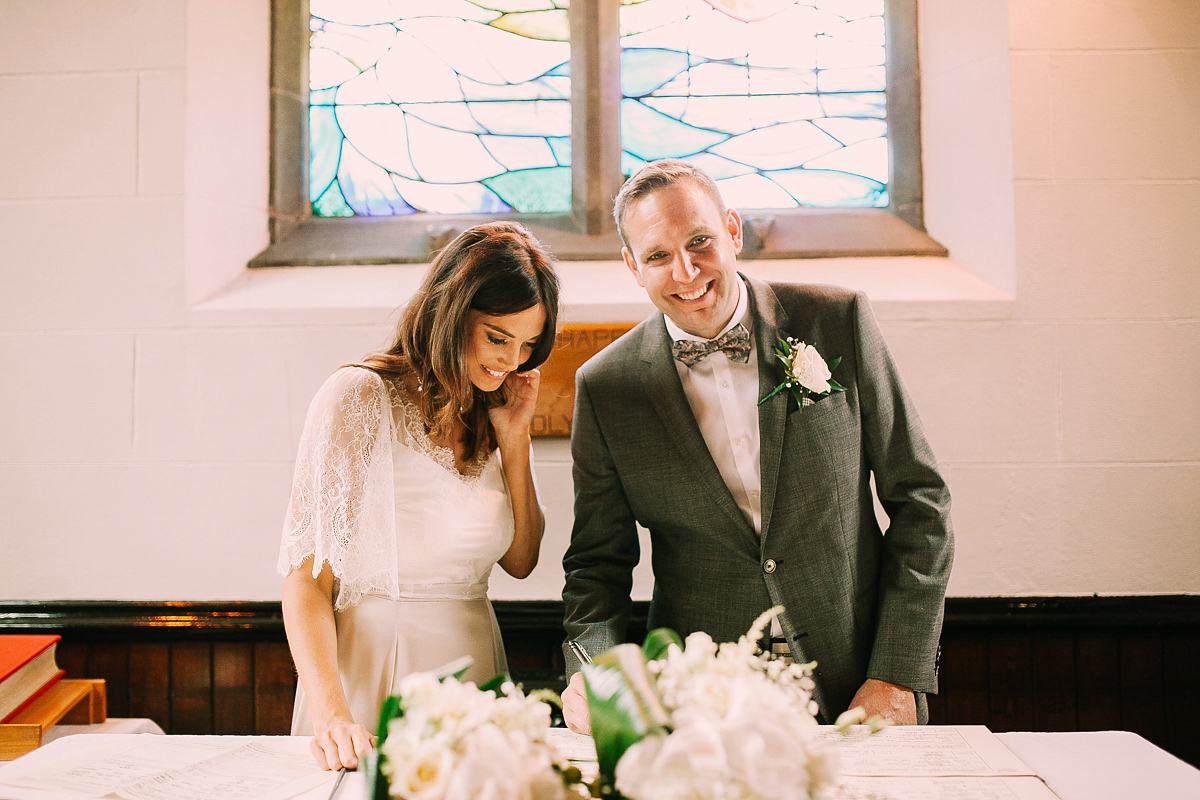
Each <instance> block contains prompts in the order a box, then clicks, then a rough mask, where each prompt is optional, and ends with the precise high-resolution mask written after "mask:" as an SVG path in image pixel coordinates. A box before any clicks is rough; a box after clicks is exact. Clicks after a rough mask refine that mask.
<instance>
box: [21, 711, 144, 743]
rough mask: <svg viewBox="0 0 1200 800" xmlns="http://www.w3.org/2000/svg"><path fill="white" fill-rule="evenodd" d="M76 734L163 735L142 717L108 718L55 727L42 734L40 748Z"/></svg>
mask: <svg viewBox="0 0 1200 800" xmlns="http://www.w3.org/2000/svg"><path fill="white" fill-rule="evenodd" d="M77 733H163V729H162V728H160V727H158V723H157V722H155V721H154V720H152V719H146V718H144V717H128V718H127V717H109V718H108V719H106V720H104V722H97V723H94V724H92V725H55V726H53V727H52V728H50V730H48V731H46V732H45V733H44V734H42V747H45V746H46V745H48V744H50V743H51V742H53V741H54V740H55V739H61V738H63V737H64V736H74V735H75V734H77Z"/></svg>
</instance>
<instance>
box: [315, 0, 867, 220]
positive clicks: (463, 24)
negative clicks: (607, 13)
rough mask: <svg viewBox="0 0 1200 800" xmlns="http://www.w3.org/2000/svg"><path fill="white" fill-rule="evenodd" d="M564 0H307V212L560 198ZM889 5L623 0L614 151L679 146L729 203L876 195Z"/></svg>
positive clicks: (566, 116) (563, 200)
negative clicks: (617, 134)
mask: <svg viewBox="0 0 1200 800" xmlns="http://www.w3.org/2000/svg"><path fill="white" fill-rule="evenodd" d="M567 6H568V0H311V3H310V13H311V29H312V35H311V44H310V57H309V79H310V89H311V91H310V97H309V130H310V134H309V135H310V151H311V161H310V168H309V186H310V200H311V202H312V209H313V214H314V215H315V216H324V217H330V216H355V215H360V216H373V215H406V214H414V213H418V212H431V213H439V214H459V213H461V214H499V213H507V212H522V213H528V212H552V213H564V212H567V211H568V210H570V208H571V168H570V164H571V139H570V130H571V107H570V96H571V78H570V73H569V69H568V62H569V59H570V44H569V42H568V26H567ZM883 14H884V0H623V2H622V6H621V10H620V17H619V20H620V40H619V42H612V43H610V44H611V45H612V46H614V47H619V48H620V64H621V88H622V93H623V99H622V100H621V113H620V123H619V124H620V134H621V150H622V169H623V171H625V172H626V173H628V172H631V171H633V170H635V169H637V168H638V167H639V166H641V165H642V164H643V163H645V162H646V161H649V160H652V159H657V158H663V157H668V156H675V157H681V158H686V159H688V160H691V161H694V162H695V163H697V164H699V165H700V166H702V167H704V168H705V169H706V170H708V171H709V172H710V173H711V174H712V175H713V176H714V177H715V178H716V179H717V180H718V182H719V184H720V186H721V190H722V193H723V195H724V197H725V199H726V200H727V201H728V202H729V203H730V204H731V205H733V206H736V207H739V208H795V207H798V206H823V207H837V206H841V207H847V206H874V207H886V206H887V204H888V187H887V182H888V175H889V160H888V159H889V156H888V142H887V135H888V123H887V119H886V113H885V109H886V98H885V89H886V85H885V84H886V78H885V66H884V65H885V36H884V16H883ZM614 124H616V123H615V122H614Z"/></svg>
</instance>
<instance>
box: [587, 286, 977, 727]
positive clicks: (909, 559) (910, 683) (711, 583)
mask: <svg viewBox="0 0 1200 800" xmlns="http://www.w3.org/2000/svg"><path fill="white" fill-rule="evenodd" d="M749 285H750V302H751V313H753V314H754V331H753V334H754V337H755V343H756V348H757V357H758V363H759V397H762V396H764V395H766V394H767V393H768V392H769V391H770V390H771V389H772V388H774V387H775V386H776V385H777V384H778V383H779V382H780V381H782V380H783V366H782V364H781V363H780V362H779V360H778V359H777V358H776V357H775V355H774V350H775V347H776V346H777V339H778V337H780V336H783V337H787V336H792V337H795V338H797V339H799V340H801V341H804V342H806V343H808V344H812V345H814V346H815V347H816V348H817V350H818V351H819V352H820V354H821V355H822V356H823V357H824V358H825V359H826V360H828V361H832V360H833V359H835V358H838V357H840V358H841V359H842V361H841V363H840V364H839V365H838V367H837V368H836V369H834V371H833V377H834V380H836V381H838V382H839V383H841V384H842V385H843V386H845V387H846V391H845V392H843V393H837V394H831V395H829V396H827V397H824V398H821V399H820V400H819V401H818V402H817V403H816V404H815V405H811V406H807V407H805V408H804V409H802V410H801V409H798V408H797V405H796V401H795V399H794V398H793V397H792V395H791V393H790V392H788V391H786V390H785V391H783V392H780V393H779V394H776V395H775V396H774V397H773V398H771V399H770V400H768V401H767V402H765V403H763V404H762V405H761V406H759V442H760V461H761V471H762V497H761V500H762V535H761V538H760V537H759V535H757V534H756V533H755V531H754V528H753V527H752V526H751V524H750V523H749V522H748V521H747V519H746V517H745V516H744V515H743V514H742V512H741V511H740V510H739V509H738V506H737V504H736V503H735V502H734V499H733V496H732V495H731V494H730V492H729V489H728V488H727V487H726V485H725V483H724V481H723V480H722V478H721V474H720V472H719V471H718V469H717V466H716V464H715V462H714V461H713V459H712V456H711V455H710V454H709V451H708V448H707V446H706V445H705V443H704V439H703V437H702V436H701V433H700V429H699V426H698V425H697V424H696V420H695V417H694V416H693V415H692V411H691V407H690V406H689V405H688V401H687V398H686V396H685V395H684V392H683V387H682V385H681V383H680V380H679V374H678V372H677V371H676V368H675V364H674V361H673V360H672V357H671V340H670V338H669V336H668V335H667V332H666V328H665V326H664V324H663V317H662V314H655V315H654V316H652V317H650V318H649V319H647V320H645V321H644V322H642V323H641V324H639V325H638V326H637V327H635V328H634V329H633V330H632V331H630V332H629V333H628V334H626V335H625V336H623V337H621V338H620V339H619V340H617V341H616V342H614V343H613V344H612V345H610V346H609V347H607V348H605V349H604V350H603V351H602V352H600V353H599V354H598V355H596V356H595V357H593V358H592V359H591V360H589V361H588V362H587V363H586V364H585V365H584V366H583V367H582V368H581V369H580V370H579V371H578V373H577V375H576V393H575V416H574V422H573V429H572V433H571V452H572V457H573V460H574V479H575V524H574V529H573V531H572V534H571V544H570V547H569V548H568V550H567V553H566V555H565V556H564V558H563V566H564V569H565V572H566V584H565V587H564V589H563V599H564V601H565V605H566V617H565V622H564V624H565V628H566V631H567V635H568V636H569V637H572V638H576V639H577V640H578V641H580V642H581V643H583V644H584V646H585V647H586V648H587V649H588V650H589V652H591V653H598V652H602V651H603V650H605V649H607V648H608V647H610V646H612V645H614V644H618V643H620V642H621V641H623V639H624V636H625V632H626V627H627V624H628V619H629V612H630V588H631V585H632V570H633V567H634V565H635V564H636V563H637V561H638V559H639V546H638V538H637V532H636V528H635V522H638V523H641V524H642V525H643V526H645V527H646V528H647V529H648V530H649V532H650V537H651V551H652V552H651V559H652V566H653V569H654V594H653V599H652V601H651V604H650V619H649V625H650V627H651V628H652V629H653V628H655V627H660V626H666V627H669V628H673V629H674V630H676V631H677V632H678V633H679V634H681V635H683V636H686V635H687V634H688V633H690V632H692V631H697V630H701V631H706V632H707V633H709V634H711V635H712V636H713V638H714V639H716V640H717V641H733V640H736V639H737V637H738V636H740V635H741V634H743V633H745V632H746V630H747V628H749V626H750V623H751V622H752V621H753V620H754V618H755V616H757V615H758V614H759V613H761V612H762V611H764V610H766V609H767V608H769V607H770V606H772V605H776V604H778V605H782V606H784V607H785V609H786V610H785V612H784V614H783V617H782V625H783V630H784V634H785V635H786V636H787V639H788V641H789V643H790V644H791V647H792V652H793V654H794V655H795V656H796V657H797V660H800V659H812V660H816V661H817V663H818V666H817V668H816V673H815V678H816V682H817V691H816V693H815V695H814V696H815V699H816V700H817V701H818V703H820V705H821V717H822V718H823V719H825V720H826V721H829V720H832V719H833V718H834V717H836V716H837V714H839V713H841V712H842V711H844V710H845V709H846V708H847V706H848V705H849V703H850V700H851V698H852V697H853V696H854V693H855V691H857V689H858V688H859V686H860V685H861V684H862V682H863V681H864V679H866V678H868V677H870V678H878V679H881V680H887V681H891V682H893V683H897V684H900V685H901V686H906V687H909V688H911V689H914V690H917V691H919V692H936V690H937V651H938V639H939V636H940V633H941V625H942V601H943V597H944V595H945V589H946V581H947V579H948V577H949V573H950V563H951V560H952V557H953V534H952V532H951V527H950V517H949V510H950V496H949V492H948V491H947V489H946V484H945V482H944V481H943V480H942V478H941V476H940V475H939V473H938V470H937V464H936V461H935V460H934V457H933V453H932V452H931V450H930V448H929V445H928V444H927V442H926V440H925V435H924V433H923V432H922V430H921V424H920V421H919V420H918V419H917V415H916V411H915V409H914V408H913V405H912V403H911V401H910V400H909V398H908V395H907V394H906V392H905V390H904V388H903V386H902V384H901V382H900V377H899V375H898V374H897V372H896V367H895V365H894V364H893V362H892V358H891V356H890V354H889V353H888V350H887V346H886V345H885V343H884V341H883V338H882V336H881V335H880V332H879V329H878V327H877V325H876V323H875V319H874V316H873V315H872V313H871V310H870V307H869V306H868V303H867V300H866V298H865V297H864V296H863V295H861V294H857V293H853V292H850V291H847V290H843V289H837V288H832V287H824V286H801V285H788V284H771V285H768V284H765V283H761V282H759V281H753V280H752V281H749ZM872 473H873V474H874V477H875V485H876V487H877V491H878V495H879V500H880V502H881V504H882V505H883V508H884V509H885V510H886V512H887V514H888V516H889V518H890V524H889V526H888V530H887V533H886V534H884V533H883V532H881V530H880V528H879V526H878V524H877V523H876V517H875V512H874V508H873V501H872V494H871V486H870V482H869V481H870V478H871V476H872ZM568 658H570V656H569V655H568Z"/></svg>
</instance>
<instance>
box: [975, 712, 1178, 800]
mask: <svg viewBox="0 0 1200 800" xmlns="http://www.w3.org/2000/svg"><path fill="white" fill-rule="evenodd" d="M1178 724H1181V725H1186V724H1188V723H1187V722H1186V721H1183V720H1180V721H1179V723H1178ZM996 738H998V739H999V740H1000V741H1002V742H1004V745H1005V746H1006V747H1007V748H1008V749H1009V750H1012V751H1013V753H1014V754H1015V755H1016V756H1017V758H1019V759H1021V760H1022V761H1024V762H1025V764H1026V765H1027V766H1028V767H1029V768H1030V769H1032V770H1033V771H1034V772H1036V773H1037V774H1038V775H1040V776H1041V777H1042V780H1044V781H1045V782H1046V785H1047V786H1049V787H1050V789H1051V791H1053V792H1054V793H1055V794H1057V795H1058V796H1059V797H1060V798H1061V800H1184V799H1185V798H1186V799H1187V800H1200V770H1198V769H1196V768H1195V767H1193V766H1191V765H1190V764H1187V763H1186V762H1184V761H1180V760H1179V759H1178V758H1176V757H1175V756H1173V755H1171V754H1170V753H1168V752H1167V751H1165V750H1163V749H1161V748H1159V747H1156V746H1155V745H1153V744H1151V743H1150V742H1148V741H1146V740H1145V739H1143V738H1142V737H1141V736H1138V735H1137V734H1136V733H1129V732H1128V731H1095V732H1079V733H998V734H996Z"/></svg>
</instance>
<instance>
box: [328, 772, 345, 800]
mask: <svg viewBox="0 0 1200 800" xmlns="http://www.w3.org/2000/svg"><path fill="white" fill-rule="evenodd" d="M344 777H346V768H345V767H342V768H341V769H339V770H338V776H337V780H336V781H334V782H333V790H332V791H330V792H329V800H333V798H334V797H335V796H336V795H337V793H338V789H340V788H342V778H344Z"/></svg>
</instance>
